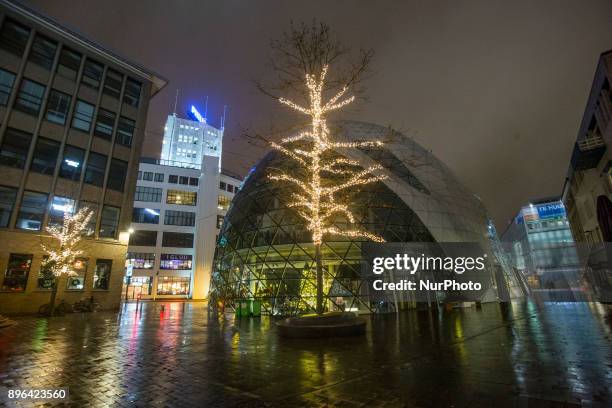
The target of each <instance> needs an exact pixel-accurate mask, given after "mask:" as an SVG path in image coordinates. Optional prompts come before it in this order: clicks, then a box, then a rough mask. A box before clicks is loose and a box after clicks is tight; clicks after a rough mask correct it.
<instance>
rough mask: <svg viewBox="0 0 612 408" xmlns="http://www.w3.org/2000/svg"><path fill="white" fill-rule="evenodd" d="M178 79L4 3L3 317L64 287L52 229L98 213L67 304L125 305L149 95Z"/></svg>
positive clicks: (64, 291)
mask: <svg viewBox="0 0 612 408" xmlns="http://www.w3.org/2000/svg"><path fill="white" fill-rule="evenodd" d="M165 85H166V81H165V80H164V79H163V78H162V77H160V76H159V75H157V74H155V73H153V72H152V71H150V70H148V69H146V68H143V67H141V66H139V65H137V64H134V63H132V62H130V61H128V60H126V59H124V58H122V57H119V56H117V55H116V54H114V53H112V52H110V51H108V50H107V49H105V48H104V47H102V46H100V45H98V44H96V43H94V42H92V41H90V40H88V39H86V38H84V37H83V36H81V35H79V34H77V33H75V32H73V31H71V30H69V29H67V28H65V27H62V26H61V25H59V24H58V23H56V22H54V21H53V20H51V19H49V18H47V17H45V16H42V15H40V14H38V13H37V12H35V11H32V10H30V9H28V8H27V7H25V6H22V5H20V4H18V3H13V2H12V1H6V0H2V1H0V174H2V178H1V180H0V242H2V245H1V246H0V272H1V274H0V311H1V312H2V313H4V314H10V313H29V312H35V311H37V310H38V308H39V307H40V306H41V305H43V304H45V303H47V302H48V301H49V297H50V290H51V289H50V288H51V285H52V282H53V280H52V279H50V277H49V271H47V270H44V269H45V268H43V267H42V264H43V258H44V254H43V252H42V248H41V242H42V241H45V240H47V239H48V238H47V236H46V233H45V228H46V226H47V225H49V224H52V223H57V222H61V220H62V217H63V215H64V213H65V212H73V211H75V210H76V209H78V208H82V207H87V208H89V209H91V210H93V211H94V214H95V215H94V217H93V218H92V220H91V222H90V225H89V227H88V229H87V231H86V237H85V239H84V243H83V246H82V249H83V251H84V252H83V256H82V258H81V259H79V260H78V262H77V265H75V268H76V270H77V275H76V276H73V277H71V278H69V279H66V278H63V279H62V280H60V282H59V286H58V299H64V300H66V301H67V302H68V303H74V302H75V301H77V300H79V299H81V298H82V297H89V296H93V297H94V299H95V300H96V301H97V302H98V303H100V305H101V306H102V308H104V309H112V308H116V307H118V305H119V301H120V291H121V286H122V280H123V274H124V260H125V253H126V250H127V239H128V228H129V224H130V221H131V216H132V202H133V198H134V197H133V195H134V189H135V185H136V175H137V171H138V160H139V157H140V150H141V146H142V144H143V139H144V132H143V129H144V126H145V122H146V117H147V110H148V106H149V100H150V98H151V97H153V96H154V95H155V94H156V93H157V92H159V90H160V89H161V88H163V87H164V86H165Z"/></svg>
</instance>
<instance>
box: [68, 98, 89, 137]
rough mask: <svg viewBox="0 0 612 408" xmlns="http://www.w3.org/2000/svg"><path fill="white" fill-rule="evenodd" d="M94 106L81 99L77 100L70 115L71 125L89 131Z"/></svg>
mask: <svg viewBox="0 0 612 408" xmlns="http://www.w3.org/2000/svg"><path fill="white" fill-rule="evenodd" d="M93 114H94V106H93V105H91V104H89V103H87V102H83V101H77V103H76V106H75V108H74V114H73V115H72V127H73V128H75V129H79V130H82V131H83V132H89V129H91V122H92V121H93Z"/></svg>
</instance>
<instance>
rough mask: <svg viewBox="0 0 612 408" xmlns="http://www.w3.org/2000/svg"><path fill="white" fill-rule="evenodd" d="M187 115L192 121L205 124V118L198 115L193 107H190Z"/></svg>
mask: <svg viewBox="0 0 612 408" xmlns="http://www.w3.org/2000/svg"><path fill="white" fill-rule="evenodd" d="M188 114H189V116H190V117H191V118H192V119H193V120H197V121H198V122H200V123H206V118H205V117H204V116H202V114H200V112H199V111H198V110H197V109H196V107H195V106H193V105H191V109H190V110H189V112H188Z"/></svg>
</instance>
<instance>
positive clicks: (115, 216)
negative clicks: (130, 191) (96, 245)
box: [99, 205, 121, 238]
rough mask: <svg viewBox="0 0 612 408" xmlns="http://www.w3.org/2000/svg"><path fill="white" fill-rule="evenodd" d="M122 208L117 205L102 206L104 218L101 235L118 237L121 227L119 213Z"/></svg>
mask: <svg viewBox="0 0 612 408" xmlns="http://www.w3.org/2000/svg"><path fill="white" fill-rule="evenodd" d="M120 213H121V210H120V209H119V208H117V207H111V206H109V205H105V206H104V207H103V208H102V218H101V220H100V234H99V235H100V237H102V238H117V232H118V229H119V214H120Z"/></svg>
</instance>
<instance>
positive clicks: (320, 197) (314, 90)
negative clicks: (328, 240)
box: [270, 65, 386, 313]
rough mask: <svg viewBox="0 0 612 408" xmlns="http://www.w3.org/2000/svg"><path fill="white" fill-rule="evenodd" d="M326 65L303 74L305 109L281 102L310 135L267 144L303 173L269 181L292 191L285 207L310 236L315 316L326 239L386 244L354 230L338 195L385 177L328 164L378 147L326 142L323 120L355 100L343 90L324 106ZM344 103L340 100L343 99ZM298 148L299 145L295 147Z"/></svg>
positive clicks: (343, 163) (342, 163)
mask: <svg viewBox="0 0 612 408" xmlns="http://www.w3.org/2000/svg"><path fill="white" fill-rule="evenodd" d="M327 71H328V65H324V66H323V68H322V70H321V72H320V73H319V74H318V75H316V74H309V73H307V74H306V76H305V85H306V88H307V91H308V102H309V106H307V107H304V106H300V105H299V104H297V103H295V102H293V101H290V100H288V99H285V98H280V99H279V102H280V103H281V104H283V105H286V106H288V107H290V108H291V109H294V110H296V111H298V112H300V113H302V114H304V115H307V116H309V118H310V125H309V130H308V131H305V132H302V133H299V134H298V135H295V136H290V137H286V138H284V139H282V140H281V141H280V143H274V142H272V143H271V146H272V147H273V148H274V149H276V150H278V151H280V152H282V153H283V154H285V155H287V156H288V157H290V158H291V159H293V160H295V161H296V162H298V163H299V164H300V165H301V166H302V168H303V169H304V170H305V171H306V177H305V178H304V179H303V180H301V179H297V178H295V177H293V176H291V175H290V174H288V173H283V172H279V173H277V174H272V175H270V179H271V180H275V181H282V182H286V183H289V184H292V185H294V186H295V187H296V188H297V190H298V192H297V193H293V195H292V200H291V201H290V202H289V203H287V205H288V206H289V207H291V208H293V209H295V211H296V212H297V213H298V214H299V215H300V216H301V217H302V218H303V219H304V220H305V221H306V228H307V229H308V231H309V232H310V233H311V234H312V241H313V243H314V245H315V249H316V262H317V313H322V312H323V304H322V291H323V281H322V266H321V243H322V242H323V238H324V236H325V235H327V234H333V235H339V236H345V237H351V238H358V237H360V238H366V239H369V240H371V241H375V242H384V239H383V238H382V237H380V236H378V235H376V234H372V233H370V232H368V231H365V230H362V229H360V228H357V227H356V226H355V221H356V220H355V216H354V215H353V214H352V213H351V211H350V209H349V207H348V205H347V204H346V203H344V202H342V200H341V197H340V193H342V192H343V191H345V190H347V189H349V188H351V187H355V186H360V185H366V184H371V183H375V182H377V181H381V180H384V179H385V178H386V176H385V175H382V174H379V175H375V174H374V173H375V172H377V171H378V170H381V169H382V166H380V165H373V166H369V167H368V168H366V169H362V170H360V169H359V163H358V162H356V161H354V160H350V159H346V158H337V157H336V158H330V157H329V156H330V155H329V154H326V153H329V152H330V151H334V150H336V149H342V148H359V147H378V146H382V142H380V141H356V142H338V141H334V140H332V138H331V137H330V130H329V128H328V126H327V120H326V116H327V114H329V113H330V112H332V111H335V110H338V109H341V108H342V107H344V106H346V105H348V104H350V103H352V102H353V101H354V100H355V97H354V96H351V97H347V98H344V95H345V94H346V92H347V90H348V88H347V87H343V88H342V89H341V90H340V91H339V92H338V93H336V94H335V95H334V96H333V97H331V98H330V99H329V100H328V101H327V102H323V90H324V89H325V77H326V75H327ZM343 98H344V99H343ZM296 142H301V143H299V144H295V143H296ZM334 175H336V176H337V175H342V176H344V177H343V179H342V180H338V181H334ZM338 215H340V216H344V217H345V218H346V219H347V220H348V222H349V224H351V227H350V228H348V229H339V228H337V227H336V226H334V225H333V220H334V218H335V217H337V216H338Z"/></svg>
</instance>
